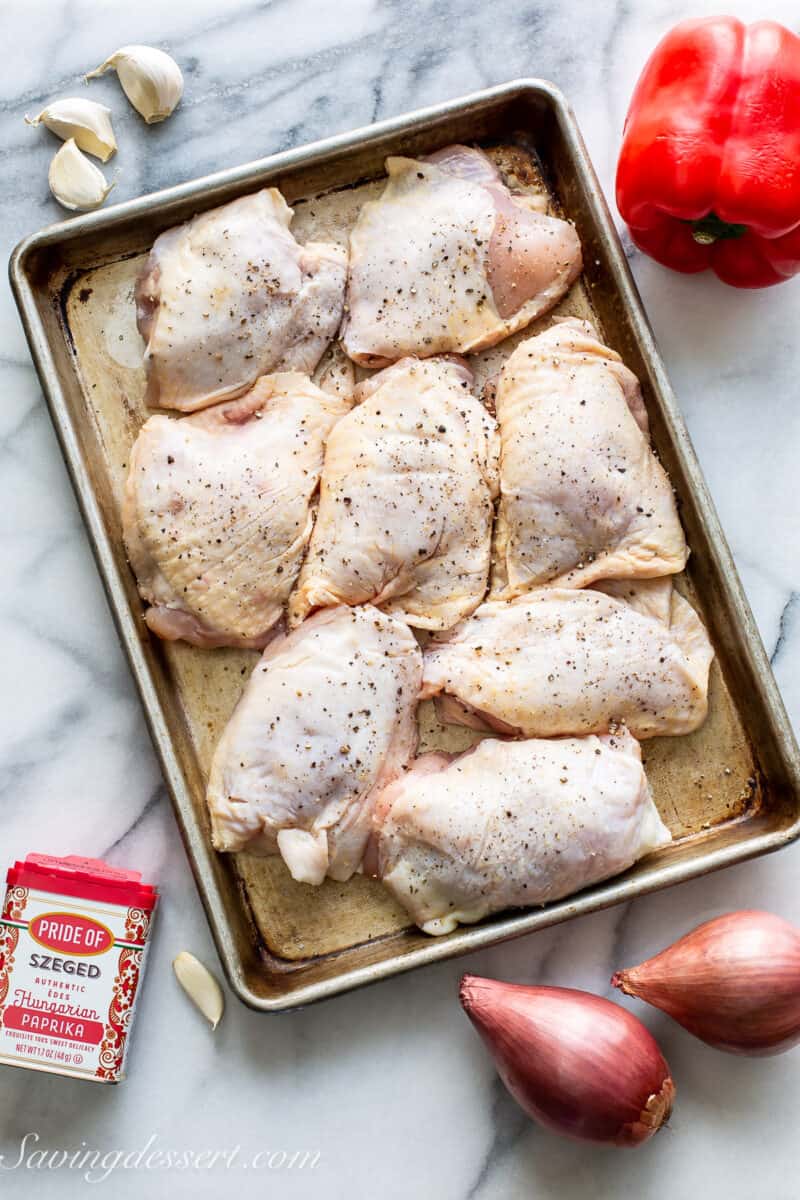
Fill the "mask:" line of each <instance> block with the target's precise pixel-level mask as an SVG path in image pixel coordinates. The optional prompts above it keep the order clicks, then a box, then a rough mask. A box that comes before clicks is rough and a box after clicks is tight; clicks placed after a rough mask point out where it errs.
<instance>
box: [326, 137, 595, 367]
mask: <svg viewBox="0 0 800 1200" xmlns="http://www.w3.org/2000/svg"><path fill="white" fill-rule="evenodd" d="M386 170H387V172H388V175H389V182H388V184H387V186H386V188H385V190H384V192H383V194H382V196H381V197H380V199H378V200H375V201H371V202H369V203H367V204H365V205H364V207H363V208H362V210H361V212H360V214H359V217H358V220H357V221H356V224H355V226H354V228H353V230H352V232H351V234H350V273H349V276H348V285H347V306H346V317H345V321H344V325H343V328H342V341H343V344H344V347H345V350H346V351H347V353H348V354H349V355H350V357H351V358H353V359H355V361H356V362H359V363H362V364H363V365H364V366H371V367H376V366H385V365H386V363H389V362H393V361H395V360H396V359H398V358H402V357H403V356H404V355H407V354H418V355H429V354H444V353H447V352H450V351H453V352H457V353H467V352H471V351H474V350H480V349H483V348H484V347H486V346H493V345H494V344H495V343H496V342H499V341H502V339H503V338H505V337H508V335H509V334H510V333H513V332H514V331H515V330H517V329H523V328H524V327H525V326H526V325H528V324H529V323H530V322H531V321H532V320H533V319H534V318H535V317H538V316H540V315H541V313H543V312H546V311H547V310H548V309H549V308H552V307H553V305H554V304H556V303H557V301H558V300H559V299H560V298H561V297H562V296H563V295H564V293H565V292H566V291H567V289H568V288H569V286H570V284H571V283H572V282H573V280H574V279H576V278H577V276H578V274H579V273H580V270H581V247H580V241H579V240H578V235H577V234H576V232H575V230H574V229H573V227H572V226H571V225H569V224H568V223H567V222H566V221H561V220H559V219H558V218H556V217H549V216H546V215H544V214H543V213H542V212H539V211H537V204H539V203H540V201H538V200H537V199H534V198H532V197H530V196H521V195H516V196H515V195H512V194H511V192H509V190H508V188H507V187H506V186H505V184H504V183H503V181H502V179H501V178H500V174H499V172H498V170H497V168H496V167H495V166H494V165H493V164H492V163H491V162H490V161H489V159H488V158H487V157H486V155H485V154H482V153H481V151H480V150H473V149H470V148H468V147H467V146H449V147H448V148H447V149H445V150H440V151H438V152H437V153H436V154H433V155H431V156H430V157H429V158H427V159H414V158H389V159H387V162H386Z"/></svg>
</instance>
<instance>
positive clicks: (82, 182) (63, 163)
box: [47, 138, 114, 212]
mask: <svg viewBox="0 0 800 1200" xmlns="http://www.w3.org/2000/svg"><path fill="white" fill-rule="evenodd" d="M47 181H48V183H49V184H50V191H51V192H52V193H53V195H54V196H55V198H56V200H57V201H58V203H59V204H63V205H64V208H69V209H72V211H73V212H86V211H88V210H90V209H92V208H99V207H100V205H101V204H102V203H103V201H104V200H105V198H106V196H107V195H108V193H109V192H110V191H111V189H112V188H113V186H114V184H113V183H107V182H106V177H105V175H104V174H103V172H102V171H101V170H100V168H99V167H96V166H95V165H94V163H93V162H90V161H89V159H88V158H87V157H86V155H85V154H83V153H82V152H81V151H80V150H79V149H78V146H77V144H76V141H75V138H68V139H67V141H66V142H64V145H63V146H62V147H61V149H60V150H59V151H57V153H56V154H55V155H54V156H53V161H52V162H51V163H50V170H49V171H48V174H47Z"/></svg>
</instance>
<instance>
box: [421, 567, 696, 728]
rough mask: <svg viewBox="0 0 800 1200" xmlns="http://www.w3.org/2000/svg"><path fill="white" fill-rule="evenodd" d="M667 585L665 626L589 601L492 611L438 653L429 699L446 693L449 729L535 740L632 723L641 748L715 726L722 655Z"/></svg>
mask: <svg viewBox="0 0 800 1200" xmlns="http://www.w3.org/2000/svg"><path fill="white" fill-rule="evenodd" d="M648 582H649V581H648ZM657 585H658V588H659V589H661V588H662V587H663V588H665V589H666V591H667V596H666V605H667V612H668V616H667V621H666V623H665V622H664V621H662V620H661V619H659V617H656V616H651V615H648V614H647V605H646V604H645V606H644V609H645V610H644V611H637V608H636V607H634V606H632V605H631V604H628V603H625V601H624V600H619V599H614V598H613V597H611V596H607V595H604V594H602V593H601V592H599V591H594V590H590V589H587V590H585V591H575V590H570V589H567V588H539V589H537V590H536V591H533V592H531V593H529V594H527V595H523V596H519V597H517V598H516V599H515V600H511V601H503V600H500V601H490V602H488V603H486V604H482V605H481V606H480V608H478V609H477V610H476V612H474V613H473V614H472V616H471V617H468V618H467V620H466V621H462V622H461V623H460V624H459V625H457V626H456V627H455V629H452V630H450V632H449V633H448V634H439V635H438V636H437V637H436V638H435V640H434V641H432V642H430V643H429V644H428V647H427V648H426V651H425V667H424V676H423V687H422V698H427V697H428V696H433V695H436V694H437V693H442V695H441V697H440V699H439V700H438V701H437V706H440V716H441V717H442V718H443V719H444V720H449V721H454V722H456V723H458V724H465V725H469V726H471V727H472V728H477V729H494V730H495V731H496V732H499V733H508V734H512V735H520V734H521V735H522V736H524V737H554V736H558V735H560V734H582V733H604V732H606V731H607V730H608V729H609V728H610V727H611V726H613V725H615V724H618V723H621V722H624V724H625V725H626V726H627V727H628V729H629V730H630V732H631V733H632V734H634V735H635V736H636V737H637V738H647V737H655V736H657V735H660V734H682V733H690V732H691V731H692V730H693V729H697V728H698V726H699V725H701V724H702V723H703V721H704V720H705V716H706V711H707V708H708V671H709V666H710V664H711V659H712V658H713V655H714V651H713V650H712V648H711V644H710V642H709V640H708V635H707V634H706V631H705V629H704V627H703V624H702V622H701V621H700V619H699V617H698V616H697V614H696V613H695V611H694V609H693V608H692V607H691V605H690V604H688V603H687V602H686V601H685V600H684V599H683V598H682V597H681V596H679V595H678V593H677V592H675V591H673V590H672V585H671V583H670V582H669V580H664V581H662V580H659V581H657ZM627 586H628V587H629V588H631V587H635V586H636V585H631V584H628V585H627ZM670 593H671V594H670Z"/></svg>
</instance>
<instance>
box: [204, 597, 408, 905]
mask: <svg viewBox="0 0 800 1200" xmlns="http://www.w3.org/2000/svg"><path fill="white" fill-rule="evenodd" d="M421 673H422V657H421V653H420V649H419V646H418V645H417V643H416V640H415V639H414V636H413V634H412V633H411V631H410V630H409V628H408V626H407V625H406V624H405V623H404V622H402V621H398V620H395V619H394V618H393V617H389V616H386V615H385V614H384V613H381V612H379V611H378V610H377V609H375V608H370V607H368V606H367V607H364V608H357V609H350V608H335V609H328V610H327V611H325V612H322V613H318V614H317V615H316V616H313V617H311V618H310V619H309V620H308V621H306V622H304V624H303V625H302V626H301V627H300V629H296V630H295V631H294V632H293V633H291V634H288V635H285V636H282V637H280V638H277V639H276V640H275V641H273V642H272V643H271V644H270V645H269V646H268V647H267V649H266V651H265V652H264V656H263V658H262V659H261V662H260V663H259V665H258V666H257V667H256V669H255V671H254V672H253V674H252V676H251V678H250V681H249V683H248V684H247V687H246V689H245V691H244V694H243V695H242V698H241V700H240V701H239V704H238V706H237V708H236V711H235V712H234V714H233V716H232V717H231V720H230V722H229V723H228V726H227V728H226V729H225V732H224V733H223V735H222V739H221V740H220V743H219V745H218V746H217V750H216V753H215V755H214V761H213V763H212V766H211V776H210V780H209V785H208V805H209V809H210V813H211V824H212V833H213V840H214V845H215V846H216V847H217V849H219V850H248V851H249V852H251V853H256V854H276V853H278V854H280V855H281V856H282V858H283V860H284V862H285V863H286V865H287V867H288V868H289V870H290V871H291V873H292V876H293V877H294V878H295V879H296V880H298V881H299V882H301V883H314V884H319V883H321V882H322V880H323V879H324V878H325V875H326V874H327V875H329V876H331V877H332V878H333V879H339V880H345V879H349V878H350V876H351V875H352V874H353V872H354V871H355V870H356V869H357V868H358V866H359V865H360V863H361V858H362V855H363V852H364V846H365V844H366V841H367V837H368V835H369V830H370V824H371V817H372V794H373V791H374V790H375V789H376V788H378V787H381V786H383V785H385V784H387V783H389V782H390V781H391V780H392V779H393V778H394V777H395V776H396V775H397V774H398V772H399V771H401V770H402V768H403V767H405V765H406V763H407V762H408V761H409V759H410V758H411V757H412V755H413V754H414V750H415V748H416V742H417V725H416V720H415V713H414V710H415V703H416V697H417V692H418V690H419V683H420V676H421Z"/></svg>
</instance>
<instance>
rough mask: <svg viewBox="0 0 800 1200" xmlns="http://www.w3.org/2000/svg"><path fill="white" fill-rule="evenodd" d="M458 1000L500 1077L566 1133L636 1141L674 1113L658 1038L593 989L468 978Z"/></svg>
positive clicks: (531, 1111) (530, 1110) (533, 1113)
mask: <svg viewBox="0 0 800 1200" xmlns="http://www.w3.org/2000/svg"><path fill="white" fill-rule="evenodd" d="M460 997H461V1003H462V1005H463V1006H464V1010H465V1012H466V1014H467V1016H468V1017H469V1019H470V1020H471V1021H472V1023H473V1025H474V1026H475V1028H476V1029H477V1030H478V1033H479V1034H480V1035H481V1037H482V1038H483V1041H484V1042H485V1044H486V1046H487V1048H488V1050H489V1053H490V1054H491V1055H492V1057H493V1058H494V1061H495V1065H496V1067H497V1070H498V1072H499V1074H500V1078H501V1079H502V1080H503V1083H504V1084H505V1085H506V1087H507V1088H508V1090H509V1092H510V1093H511V1095H512V1096H513V1097H514V1099H515V1100H516V1101H517V1103H518V1104H519V1105H520V1107H521V1108H523V1109H524V1111H525V1112H526V1113H527V1114H528V1116H530V1117H533V1119H534V1120H535V1121H538V1122H539V1123H540V1124H542V1125H544V1126H546V1127H547V1128H548V1129H552V1130H553V1131H554V1132H556V1133H561V1134H564V1135H566V1136H567V1137H571V1138H577V1139H580V1140H582V1141H590V1142H602V1143H605V1144H607V1145H614V1146H638V1145H640V1144H641V1143H642V1142H644V1141H647V1139H648V1138H650V1137H652V1135H653V1134H654V1133H655V1132H656V1130H658V1129H660V1128H661V1126H662V1125H663V1124H664V1122H665V1121H666V1120H667V1119H668V1117H669V1115H670V1112H671V1111H672V1104H673V1101H674V1099H675V1084H674V1083H673V1081H672V1076H671V1075H670V1071H669V1067H668V1066H667V1064H666V1062H665V1061H664V1058H663V1056H662V1054H661V1051H660V1050H659V1048H658V1044H657V1042H656V1040H655V1038H654V1037H653V1035H652V1034H651V1033H650V1032H649V1031H648V1030H647V1029H645V1027H644V1025H642V1023H641V1021H639V1020H637V1018H636V1017H634V1016H633V1014H632V1013H629V1012H627V1010H626V1009H624V1008H620V1006H619V1005H618V1004H612V1003H611V1001H609V1000H604V999H602V997H600V996H593V995H592V994H591V993H589V992H579V991H574V990H573V989H571V988H552V987H523V986H519V985H517V984H511V983H500V982H498V981H497V980H494V979H481V978H480V977H478V976H476V975H465V976H464V978H463V979H462V981H461V993H460Z"/></svg>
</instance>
